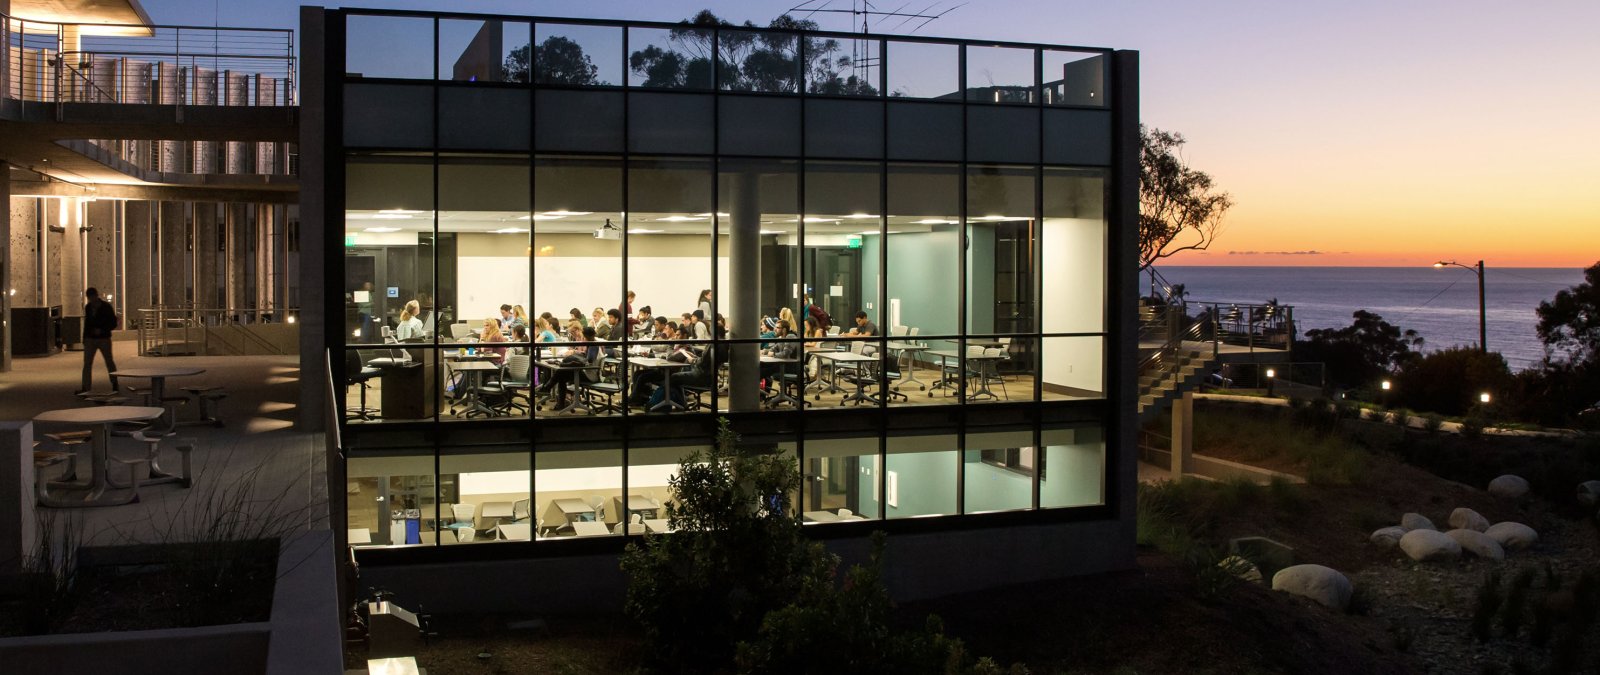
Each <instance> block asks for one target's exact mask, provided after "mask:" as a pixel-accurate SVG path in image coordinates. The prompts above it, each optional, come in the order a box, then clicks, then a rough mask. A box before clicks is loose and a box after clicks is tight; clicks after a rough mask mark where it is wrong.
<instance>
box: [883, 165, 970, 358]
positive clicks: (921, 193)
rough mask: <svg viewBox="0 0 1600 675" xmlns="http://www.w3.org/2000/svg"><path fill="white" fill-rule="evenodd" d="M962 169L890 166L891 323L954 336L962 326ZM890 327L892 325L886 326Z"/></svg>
mask: <svg viewBox="0 0 1600 675" xmlns="http://www.w3.org/2000/svg"><path fill="white" fill-rule="evenodd" d="M960 180H961V173H960V170H959V169H958V168H957V167H955V166H950V165H928V164H890V165H889V238H888V245H889V250H888V254H889V262H888V265H887V270H886V274H887V276H888V290H889V302H888V307H887V316H886V319H885V323H886V325H888V326H889V327H890V328H893V327H895V326H905V327H906V332H907V333H908V334H909V333H910V329H912V328H916V329H917V335H919V336H922V337H924V338H926V337H934V336H945V337H953V336H955V334H956V331H957V327H958V323H959V322H958V316H959V313H958V312H959V307H958V306H957V303H958V302H959V301H960V292H961V288H960V274H958V273H957V265H958V263H959V261H960V255H961V226H960V217H961V184H960ZM886 330H887V329H886Z"/></svg>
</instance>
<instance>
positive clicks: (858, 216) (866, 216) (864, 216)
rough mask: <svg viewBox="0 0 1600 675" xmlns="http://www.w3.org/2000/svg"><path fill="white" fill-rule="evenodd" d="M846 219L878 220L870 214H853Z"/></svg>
mask: <svg viewBox="0 0 1600 675" xmlns="http://www.w3.org/2000/svg"><path fill="white" fill-rule="evenodd" d="M845 217H846V218H849V219H851V220H868V219H872V218H877V216H874V215H872V214H870V213H852V214H850V215H848V216H845Z"/></svg>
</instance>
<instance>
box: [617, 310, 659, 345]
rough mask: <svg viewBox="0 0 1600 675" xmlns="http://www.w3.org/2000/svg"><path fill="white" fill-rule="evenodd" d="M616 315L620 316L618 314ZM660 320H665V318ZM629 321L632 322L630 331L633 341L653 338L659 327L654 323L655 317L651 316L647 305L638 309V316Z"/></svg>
mask: <svg viewBox="0 0 1600 675" xmlns="http://www.w3.org/2000/svg"><path fill="white" fill-rule="evenodd" d="M618 313H619V314H620V312H618ZM662 318H663V319H665V317H662ZM629 320H630V321H631V322H632V324H631V328H630V330H632V331H633V339H635V340H648V339H650V338H653V337H655V336H656V332H657V331H658V330H659V329H660V325H659V324H657V323H656V317H654V316H652V315H651V312H650V306H649V305H645V306H643V307H640V308H639V316H638V317H637V318H633V319H629Z"/></svg>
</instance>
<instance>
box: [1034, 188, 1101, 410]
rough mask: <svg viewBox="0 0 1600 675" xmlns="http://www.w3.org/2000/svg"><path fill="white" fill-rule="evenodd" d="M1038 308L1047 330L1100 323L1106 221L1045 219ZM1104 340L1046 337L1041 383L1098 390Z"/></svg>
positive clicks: (1089, 328) (1076, 329) (1082, 329)
mask: <svg viewBox="0 0 1600 675" xmlns="http://www.w3.org/2000/svg"><path fill="white" fill-rule="evenodd" d="M1043 238H1044V241H1043V242H1042V243H1041V246H1042V247H1043V253H1044V266H1043V270H1042V276H1043V283H1044V289H1045V290H1044V301H1043V303H1042V310H1041V313H1042V315H1043V324H1044V330H1045V332H1047V333H1089V332H1100V331H1102V330H1104V328H1105V278H1106V276H1105V274H1106V268H1105V265H1106V255H1105V250H1106V249H1105V246H1106V244H1105V223H1104V222H1103V221H1101V220H1099V219H1092V218H1047V219H1045V221H1044V230H1043ZM1103 345H1104V341H1103V340H1101V339H1099V338H1045V340H1044V348H1043V350H1042V356H1043V364H1042V371H1043V377H1044V383H1045V384H1046V385H1057V386H1062V387H1072V388H1076V389H1086V390H1089V391H1102V390H1103V387H1104V377H1103V371H1104V368H1105V350H1104V347H1103Z"/></svg>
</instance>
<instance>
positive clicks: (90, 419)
mask: <svg viewBox="0 0 1600 675" xmlns="http://www.w3.org/2000/svg"><path fill="white" fill-rule="evenodd" d="M166 412H167V411H166V409H165V408H155V407H148V406H131V405H107V406H96V407H93V408H67V409H65V410H50V411H47V412H43V413H40V414H39V416H38V417H35V418H33V421H34V422H38V423H43V424H62V425H71V426H77V427H88V428H89V429H90V430H91V431H92V432H93V435H92V436H91V440H90V450H91V454H90V457H91V458H90V460H89V483H88V484H87V485H83V486H80V487H87V488H88V489H89V494H88V495H85V496H84V498H83V500H82V501H81V502H66V501H60V500H55V499H51V500H48V501H46V502H45V503H44V504H45V506H57V507H74V506H116V505H118V504H126V503H128V502H131V501H133V494H132V493H130V494H129V495H128V496H127V497H126V498H124V499H113V500H108V499H104V496H105V492H106V485H107V483H106V472H107V471H108V470H109V468H108V467H107V466H106V453H107V450H108V448H109V446H110V443H111V426H112V425H114V424H117V423H118V422H148V421H150V420H153V419H157V418H159V417H161V416H163V415H165V414H166ZM135 480H137V478H135Z"/></svg>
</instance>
